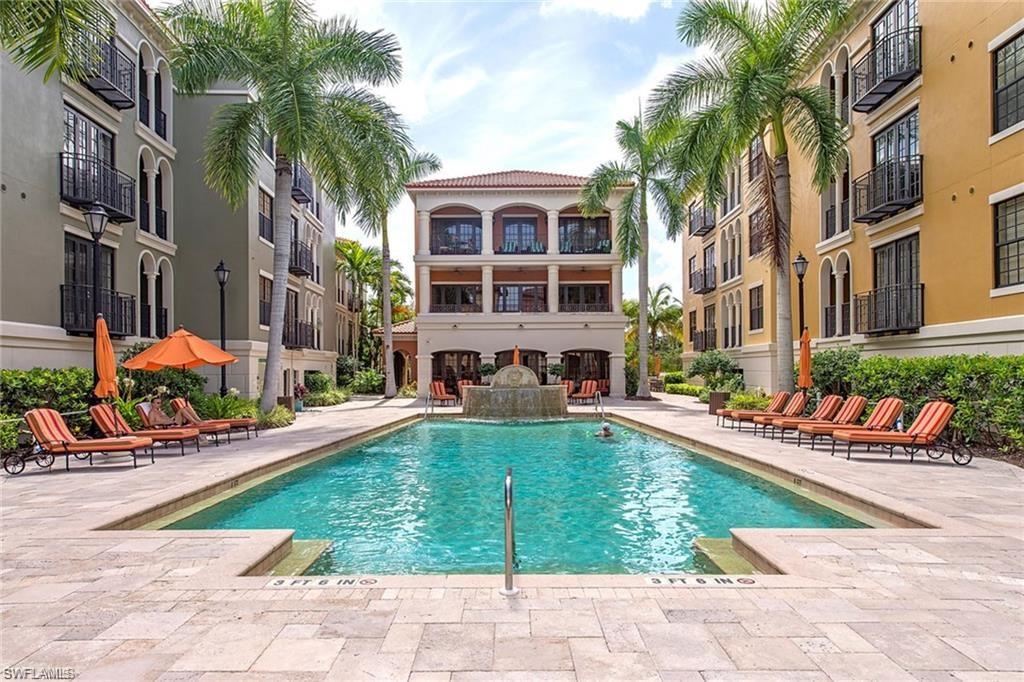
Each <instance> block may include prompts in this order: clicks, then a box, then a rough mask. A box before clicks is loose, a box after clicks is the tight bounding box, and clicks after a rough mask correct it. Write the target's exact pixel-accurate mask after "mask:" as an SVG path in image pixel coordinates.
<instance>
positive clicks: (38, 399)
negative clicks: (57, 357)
mask: <svg viewBox="0 0 1024 682" xmlns="http://www.w3.org/2000/svg"><path fill="white" fill-rule="evenodd" d="M92 389H93V383H92V370H91V369H87V368H85V367H68V368H66V369H47V368H44V367H35V368H33V369H28V370H24V369H4V370H0V405H3V408H4V411H6V412H9V413H13V414H15V415H17V416H19V417H20V416H23V415H24V414H25V413H26V412H28V411H29V410H31V409H34V408H37V407H49V408H51V409H54V410H57V411H58V412H63V413H67V412H82V413H83V414H80V415H75V416H68V417H65V421H66V422H67V424H68V426H69V427H70V428H71V430H72V432H74V433H76V434H79V435H82V434H86V433H88V431H89V429H90V428H91V426H92V420H90V419H89V415H88V413H86V410H88V409H89V399H90V398H89V396H90V394H91V392H92Z"/></svg>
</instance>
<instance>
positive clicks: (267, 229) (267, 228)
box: [259, 190, 274, 244]
mask: <svg viewBox="0 0 1024 682" xmlns="http://www.w3.org/2000/svg"><path fill="white" fill-rule="evenodd" d="M259 222H260V236H261V237H263V238H264V239H266V240H267V241H268V242H270V243H271V244H273V243H274V197H272V196H270V195H269V194H267V193H266V192H264V191H263V190H260V199H259Z"/></svg>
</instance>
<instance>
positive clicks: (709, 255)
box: [704, 244, 715, 272]
mask: <svg viewBox="0 0 1024 682" xmlns="http://www.w3.org/2000/svg"><path fill="white" fill-rule="evenodd" d="M714 269H715V245H714V244H712V245H711V246H709V247H707V248H706V249H704V270H705V271H707V272H711V271H712V270H714Z"/></svg>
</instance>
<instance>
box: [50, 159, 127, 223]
mask: <svg viewBox="0 0 1024 682" xmlns="http://www.w3.org/2000/svg"><path fill="white" fill-rule="evenodd" d="M60 198H61V201H65V202H67V203H69V204H71V205H72V206H77V207H84V206H91V205H93V204H99V205H100V206H102V207H103V208H104V209H106V211H107V214H108V215H109V216H110V220H111V221H113V222H115V223H127V222H131V221H133V220H135V180H134V179H133V178H132V177H131V176H130V175H128V174H127V173H122V172H121V171H119V170H118V169H117V168H115V167H114V166H113V165H111V164H109V163H107V162H106V161H103V160H101V159H100V158H99V157H97V156H94V155H92V154H71V153H68V152H61V154H60Z"/></svg>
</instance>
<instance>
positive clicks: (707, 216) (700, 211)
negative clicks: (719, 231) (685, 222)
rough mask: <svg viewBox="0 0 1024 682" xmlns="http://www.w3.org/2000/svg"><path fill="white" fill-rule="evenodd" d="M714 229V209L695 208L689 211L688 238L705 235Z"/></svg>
mask: <svg viewBox="0 0 1024 682" xmlns="http://www.w3.org/2000/svg"><path fill="white" fill-rule="evenodd" d="M713 229H715V209H713V208H700V207H695V208H692V209H690V236H691V237H693V236H699V235H705V234H707V233H708V232H710V231H711V230H713Z"/></svg>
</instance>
